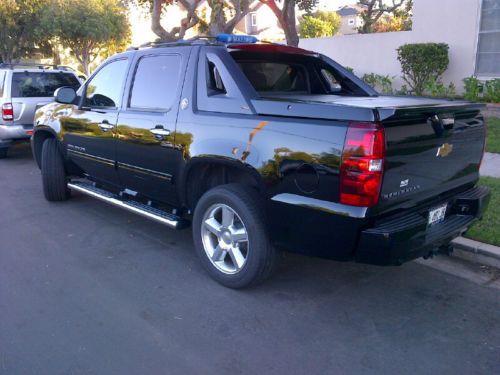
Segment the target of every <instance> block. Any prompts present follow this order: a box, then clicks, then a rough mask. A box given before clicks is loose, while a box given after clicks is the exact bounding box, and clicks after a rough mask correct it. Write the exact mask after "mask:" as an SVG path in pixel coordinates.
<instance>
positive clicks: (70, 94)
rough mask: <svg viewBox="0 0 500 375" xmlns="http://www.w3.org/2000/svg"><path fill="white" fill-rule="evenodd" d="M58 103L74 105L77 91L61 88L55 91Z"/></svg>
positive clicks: (71, 88) (70, 88)
mask: <svg viewBox="0 0 500 375" xmlns="http://www.w3.org/2000/svg"><path fill="white" fill-rule="evenodd" d="M54 98H55V100H56V102H58V103H61V104H73V102H74V101H75V99H76V91H75V89H74V88H73V87H59V88H58V89H57V90H56V91H54Z"/></svg>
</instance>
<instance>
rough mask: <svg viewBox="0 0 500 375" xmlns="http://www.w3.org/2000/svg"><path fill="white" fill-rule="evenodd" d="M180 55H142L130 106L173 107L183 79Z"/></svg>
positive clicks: (166, 109)
mask: <svg viewBox="0 0 500 375" xmlns="http://www.w3.org/2000/svg"><path fill="white" fill-rule="evenodd" d="M181 63H182V59H181V56H180V55H158V56H145V57H142V58H141V59H140V60H139V62H138V64H137V68H136V71H135V76H134V83H133V84H132V90H131V92H130V102H129V107H130V108H135V109H146V110H155V111H168V110H170V108H172V106H173V104H174V101H175V97H176V96H177V92H178V87H179V83H180V81H181Z"/></svg>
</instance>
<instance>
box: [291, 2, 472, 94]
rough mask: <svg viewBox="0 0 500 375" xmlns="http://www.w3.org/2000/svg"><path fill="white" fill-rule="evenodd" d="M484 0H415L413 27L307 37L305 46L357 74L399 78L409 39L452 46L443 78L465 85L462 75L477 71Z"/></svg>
mask: <svg viewBox="0 0 500 375" xmlns="http://www.w3.org/2000/svg"><path fill="white" fill-rule="evenodd" d="M480 3H481V0H414V8H413V30H411V31H400V32H393V33H377V34H354V35H343V36H335V37H332V38H314V39H301V41H300V47H302V48H305V49H309V50H314V51H318V52H321V53H323V54H326V55H327V56H329V57H331V58H333V59H334V60H336V61H338V62H339V63H341V64H343V65H346V66H350V67H351V68H353V69H354V71H355V73H356V74H357V75H359V76H362V75H363V74H365V73H377V74H383V75H386V74H387V75H390V76H397V77H396V78H395V80H394V82H395V87H397V88H398V87H400V86H401V84H403V83H404V82H403V80H402V79H401V78H400V75H401V66H400V64H399V61H398V60H397V54H396V48H398V47H399V46H401V45H403V44H405V43H425V42H438V43H439V42H443V43H447V44H448V45H449V46H450V52H449V56H450V64H449V67H448V70H447V71H446V73H445V74H444V76H443V81H444V82H445V83H449V82H453V83H455V85H456V86H457V89H458V90H459V91H461V90H462V89H463V85H462V79H463V78H465V77H468V76H471V75H472V74H474V69H475V59H476V45H477V36H478V28H479V11H480Z"/></svg>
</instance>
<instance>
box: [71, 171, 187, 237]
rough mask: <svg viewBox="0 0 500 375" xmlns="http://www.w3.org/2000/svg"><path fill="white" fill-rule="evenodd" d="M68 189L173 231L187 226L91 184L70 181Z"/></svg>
mask: <svg viewBox="0 0 500 375" xmlns="http://www.w3.org/2000/svg"><path fill="white" fill-rule="evenodd" d="M68 188H70V189H71V190H75V191H79V192H80V193H83V194H86V195H89V196H91V197H94V198H97V199H99V200H101V201H103V202H106V203H110V204H112V205H113V206H117V207H121V208H123V209H125V210H127V211H130V212H133V213H136V214H139V215H141V216H144V217H146V218H148V219H152V220H154V221H157V222H159V223H161V224H165V225H168V226H169V227H171V228H174V229H182V228H184V227H185V226H186V224H187V223H186V221H185V220H183V219H181V218H180V217H178V216H176V215H174V214H170V213H168V212H165V211H162V210H160V209H158V208H154V207H151V206H149V205H147V204H144V203H141V202H137V201H132V200H123V199H121V198H120V196H118V195H116V194H113V193H111V192H109V191H107V190H104V189H100V188H98V187H95V186H94V185H93V184H91V183H88V182H83V181H72V182H70V183H68Z"/></svg>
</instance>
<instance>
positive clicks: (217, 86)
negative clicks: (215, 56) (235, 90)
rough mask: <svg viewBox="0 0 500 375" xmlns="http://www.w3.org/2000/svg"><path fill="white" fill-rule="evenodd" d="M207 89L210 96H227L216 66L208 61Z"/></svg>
mask: <svg viewBox="0 0 500 375" xmlns="http://www.w3.org/2000/svg"><path fill="white" fill-rule="evenodd" d="M207 67H208V74H207V78H208V79H207V89H208V95H217V94H227V92H226V88H225V87H224V82H222V77H221V76H220V73H219V70H218V69H217V67H216V66H215V64H214V63H213V62H211V61H208V64H207Z"/></svg>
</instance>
